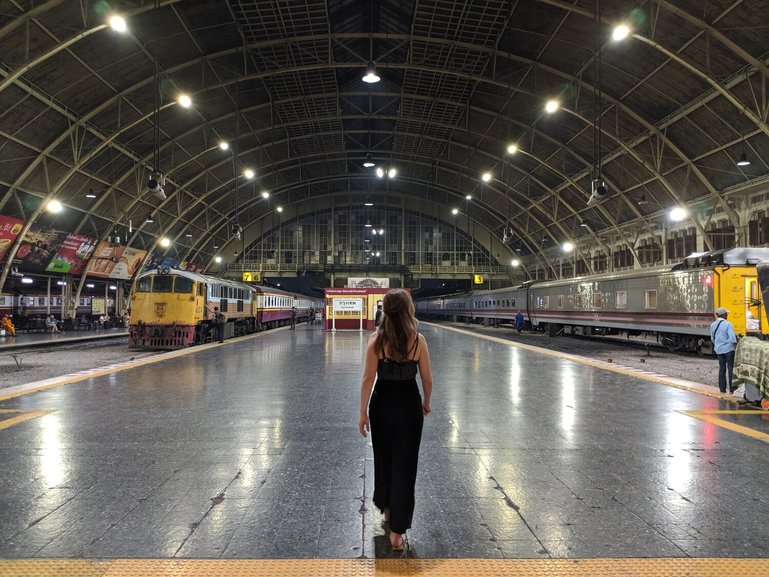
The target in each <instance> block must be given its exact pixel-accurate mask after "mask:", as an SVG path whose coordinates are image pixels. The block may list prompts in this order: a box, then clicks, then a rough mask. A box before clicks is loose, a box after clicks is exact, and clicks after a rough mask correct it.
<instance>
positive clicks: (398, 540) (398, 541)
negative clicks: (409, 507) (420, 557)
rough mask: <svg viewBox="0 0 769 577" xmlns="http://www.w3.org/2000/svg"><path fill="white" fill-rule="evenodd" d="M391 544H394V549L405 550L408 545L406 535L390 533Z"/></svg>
mask: <svg viewBox="0 0 769 577" xmlns="http://www.w3.org/2000/svg"><path fill="white" fill-rule="evenodd" d="M396 535H397V537H396ZM390 545H391V546H392V548H393V551H403V548H404V547H405V546H406V535H405V534H403V535H401V534H398V533H390Z"/></svg>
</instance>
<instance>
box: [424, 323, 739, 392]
mask: <svg viewBox="0 0 769 577" xmlns="http://www.w3.org/2000/svg"><path fill="white" fill-rule="evenodd" d="M419 324H420V325H430V326H434V327H437V328H441V329H445V330H448V331H455V332H458V333H461V334H463V335H469V336H473V337H477V338H481V339H486V340H489V341H493V342H495V343H500V344H503V345H507V346H510V347H515V348H519V349H524V350H527V351H531V352H533V353H537V354H540V355H545V356H548V357H554V358H557V359H564V360H568V361H573V362H575V363H579V364H581V365H587V366H590V367H595V368H597V369H603V370H606V371H611V372H613V373H618V374H620V375H625V376H628V377H633V378H636V379H641V380H644V381H650V382H652V383H657V384H660V385H666V386H668V387H673V388H675V389H682V390H684V391H689V392H690V393H697V394H698V395H705V396H707V397H714V398H717V399H721V400H724V401H729V402H732V403H738V402H739V401H738V399H737V398H736V397H734V396H733V395H729V394H726V393H721V392H719V391H718V390H717V389H713V390H711V387H709V386H708V385H704V384H702V383H695V382H694V381H687V380H685V379H678V378H676V377H668V376H665V375H661V374H658V373H650V372H646V371H641V370H638V369H632V368H630V367H624V366H622V365H617V364H614V363H608V362H605V361H597V360H595V359H591V358H589V357H583V356H580V355H575V354H572V353H562V352H559V351H551V350H550V349H543V348H540V347H537V346H536V345H527V344H525V343H519V342H516V341H509V340H507V339H503V338H501V337H494V336H491V335H484V334H481V333H475V332H473V331H468V330H465V329H460V328H457V327H450V326H446V325H439V324H434V323H429V322H425V321H419Z"/></svg>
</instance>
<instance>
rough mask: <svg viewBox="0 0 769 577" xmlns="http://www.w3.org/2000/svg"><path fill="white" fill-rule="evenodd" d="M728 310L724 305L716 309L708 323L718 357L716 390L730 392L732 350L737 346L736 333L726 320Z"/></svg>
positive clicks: (732, 367)
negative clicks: (712, 318) (711, 321)
mask: <svg viewBox="0 0 769 577" xmlns="http://www.w3.org/2000/svg"><path fill="white" fill-rule="evenodd" d="M727 316H729V311H728V310H726V309H725V308H724V307H718V308H717V309H716V317H717V318H716V320H715V321H713V323H712V324H711V325H710V338H711V340H712V341H713V350H714V351H715V353H716V356H717V357H718V390H719V391H721V392H722V393H725V392H726V391H727V386H728V387H729V388H728V390H729V392H732V373H733V372H734V350H735V348H736V347H737V335H735V334H734V325H732V323H731V322H729V321H728V320H727V318H726V317H727Z"/></svg>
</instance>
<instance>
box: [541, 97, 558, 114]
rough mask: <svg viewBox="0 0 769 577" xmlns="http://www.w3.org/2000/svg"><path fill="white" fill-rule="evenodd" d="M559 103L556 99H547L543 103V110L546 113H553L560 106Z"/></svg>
mask: <svg viewBox="0 0 769 577" xmlns="http://www.w3.org/2000/svg"><path fill="white" fill-rule="evenodd" d="M560 106H561V104H560V103H559V102H558V101H557V100H548V101H547V102H546V103H545V112H547V113H548V114H553V113H554V112H555V111H557V110H558V108H560Z"/></svg>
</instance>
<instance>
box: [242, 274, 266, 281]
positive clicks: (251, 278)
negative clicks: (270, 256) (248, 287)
mask: <svg viewBox="0 0 769 577" xmlns="http://www.w3.org/2000/svg"><path fill="white" fill-rule="evenodd" d="M243 282H262V273H260V272H244V273H243Z"/></svg>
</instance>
